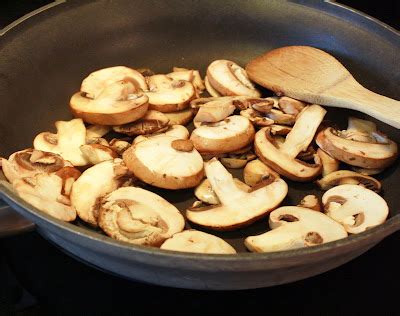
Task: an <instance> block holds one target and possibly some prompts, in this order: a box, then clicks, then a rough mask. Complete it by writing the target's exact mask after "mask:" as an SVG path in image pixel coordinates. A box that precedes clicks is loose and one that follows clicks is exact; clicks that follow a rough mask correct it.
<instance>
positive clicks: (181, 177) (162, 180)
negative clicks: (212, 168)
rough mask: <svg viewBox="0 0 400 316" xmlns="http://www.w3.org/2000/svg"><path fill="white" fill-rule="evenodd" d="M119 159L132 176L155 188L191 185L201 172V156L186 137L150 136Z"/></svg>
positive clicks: (199, 179)
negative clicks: (123, 162) (122, 160)
mask: <svg viewBox="0 0 400 316" xmlns="http://www.w3.org/2000/svg"><path fill="white" fill-rule="evenodd" d="M123 159H124V161H125V164H126V166H127V167H128V168H129V169H130V170H131V171H132V172H133V173H134V174H135V176H136V177H138V178H139V179H140V180H142V181H143V182H145V183H148V184H151V185H154V186H156V187H159V188H165V189H173V190H176V189H185V188H192V187H195V186H197V185H198V184H199V183H200V181H201V180H202V178H203V176H204V170H203V159H202V158H201V156H200V154H199V153H198V151H197V150H196V149H195V148H194V146H193V143H192V142H191V141H190V140H188V139H185V140H184V139H177V138H175V137H171V136H157V137H151V138H150V139H148V140H146V141H142V142H138V143H136V144H134V145H133V146H132V147H130V148H129V149H128V150H127V151H125V152H124V154H123Z"/></svg>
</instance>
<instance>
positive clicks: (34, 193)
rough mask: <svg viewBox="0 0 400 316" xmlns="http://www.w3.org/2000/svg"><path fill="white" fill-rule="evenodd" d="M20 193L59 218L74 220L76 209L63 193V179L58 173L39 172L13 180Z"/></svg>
mask: <svg viewBox="0 0 400 316" xmlns="http://www.w3.org/2000/svg"><path fill="white" fill-rule="evenodd" d="M13 187H14V188H15V190H16V191H17V193H18V195H19V196H20V197H21V198H22V199H23V200H25V201H26V202H28V203H29V204H31V205H33V206H34V207H36V208H37V209H39V210H41V211H42V212H45V213H47V214H49V215H51V216H53V217H55V218H57V219H59V220H62V221H66V222H72V221H74V220H75V218H76V211H75V209H74V207H72V206H71V202H70V199H69V198H68V197H67V196H65V195H63V193H62V191H63V179H62V178H61V177H59V176H57V175H56V174H54V173H53V174H48V173H39V174H36V175H35V176H33V177H28V178H20V179H17V180H15V181H14V182H13Z"/></svg>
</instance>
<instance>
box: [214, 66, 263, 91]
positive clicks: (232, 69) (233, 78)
mask: <svg viewBox="0 0 400 316" xmlns="http://www.w3.org/2000/svg"><path fill="white" fill-rule="evenodd" d="M207 79H208V82H209V84H210V85H211V86H212V87H213V89H215V90H216V91H217V92H218V93H219V94H221V95H241V96H249V97H255V98H258V97H260V95H261V94H260V92H259V91H258V90H257V89H256V88H255V87H254V85H253V84H252V82H251V81H250V80H249V78H248V77H247V73H246V71H245V70H244V69H243V68H242V67H240V66H239V65H238V64H236V63H234V62H233V61H229V60H215V61H213V62H212V63H211V64H210V65H209V66H208V68H207Z"/></svg>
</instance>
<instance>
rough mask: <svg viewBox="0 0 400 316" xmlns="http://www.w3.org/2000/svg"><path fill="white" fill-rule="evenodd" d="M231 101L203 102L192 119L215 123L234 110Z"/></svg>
mask: <svg viewBox="0 0 400 316" xmlns="http://www.w3.org/2000/svg"><path fill="white" fill-rule="evenodd" d="M235 109H236V107H235V106H234V105H233V104H232V103H218V102H217V101H214V102H208V103H205V104H203V105H202V106H201V107H200V108H199V111H198V112H197V114H196V116H195V118H194V121H196V122H210V123H215V122H219V121H222V120H224V119H226V118H227V117H228V116H229V115H231V114H232V113H233V112H234V111H235Z"/></svg>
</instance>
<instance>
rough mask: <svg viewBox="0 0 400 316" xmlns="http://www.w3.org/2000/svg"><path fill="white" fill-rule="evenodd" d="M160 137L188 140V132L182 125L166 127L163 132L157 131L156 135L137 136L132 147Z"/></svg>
mask: <svg viewBox="0 0 400 316" xmlns="http://www.w3.org/2000/svg"><path fill="white" fill-rule="evenodd" d="M162 136H171V137H175V138H178V139H188V138H189V131H188V129H187V128H186V127H185V126H182V125H171V126H168V128H167V129H166V130H165V131H162V132H161V131H159V132H157V133H154V134H149V135H139V136H137V137H136V138H135V139H134V140H133V145H135V144H137V143H139V142H141V141H144V140H147V139H150V138H153V137H162Z"/></svg>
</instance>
